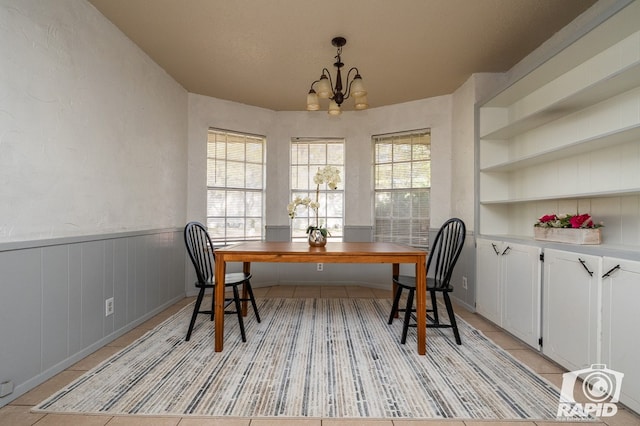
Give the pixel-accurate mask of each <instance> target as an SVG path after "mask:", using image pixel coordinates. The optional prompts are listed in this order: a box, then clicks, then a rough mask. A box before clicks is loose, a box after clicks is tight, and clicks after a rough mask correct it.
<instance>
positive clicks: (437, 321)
mask: <svg viewBox="0 0 640 426" xmlns="http://www.w3.org/2000/svg"><path fill="white" fill-rule="evenodd" d="M429 294H430V295H431V307H432V309H431V312H433V323H434V324H440V319H439V318H438V300H437V299H436V292H435V291H430V292H429Z"/></svg>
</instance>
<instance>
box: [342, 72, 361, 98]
mask: <svg viewBox="0 0 640 426" xmlns="http://www.w3.org/2000/svg"><path fill="white" fill-rule="evenodd" d="M351 71H355V72H356V74H355V75H354V76H353V78H352V79H351V81H349V77H350V76H351ZM358 74H360V71H358V68H356V67H351V69H350V70H349V72H348V73H347V80H346V81H347V91H346V92H345V93H346V94H345V96H344V99H345V100H346V99H349V96H351V83H353V80H355V79H356V78H355V76H356V75H358Z"/></svg>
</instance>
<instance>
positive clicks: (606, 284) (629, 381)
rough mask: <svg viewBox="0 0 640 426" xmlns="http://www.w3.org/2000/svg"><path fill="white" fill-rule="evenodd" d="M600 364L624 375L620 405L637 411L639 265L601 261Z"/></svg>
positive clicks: (639, 402)
mask: <svg viewBox="0 0 640 426" xmlns="http://www.w3.org/2000/svg"><path fill="white" fill-rule="evenodd" d="M602 270H603V271H604V273H605V276H604V277H603V279H602V362H603V363H604V364H606V365H607V368H609V369H611V370H615V371H619V372H621V373H623V374H624V378H623V380H622V387H621V396H620V402H622V403H624V404H626V405H628V406H629V407H630V408H631V409H633V410H635V411H637V412H640V364H638V353H640V328H639V327H638V320H639V319H640V314H639V313H638V301H640V262H633V261H629V260H622V259H614V258H606V257H605V258H604V260H603V268H602Z"/></svg>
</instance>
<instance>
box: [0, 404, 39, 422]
mask: <svg viewBox="0 0 640 426" xmlns="http://www.w3.org/2000/svg"><path fill="white" fill-rule="evenodd" d="M29 410H31V406H29V405H5V406H4V407H2V408H0V425H11V426H31V425H33V424H35V423H36V422H37V421H38V420H40V419H41V418H42V417H44V414H40V413H31V412H30V411H29Z"/></svg>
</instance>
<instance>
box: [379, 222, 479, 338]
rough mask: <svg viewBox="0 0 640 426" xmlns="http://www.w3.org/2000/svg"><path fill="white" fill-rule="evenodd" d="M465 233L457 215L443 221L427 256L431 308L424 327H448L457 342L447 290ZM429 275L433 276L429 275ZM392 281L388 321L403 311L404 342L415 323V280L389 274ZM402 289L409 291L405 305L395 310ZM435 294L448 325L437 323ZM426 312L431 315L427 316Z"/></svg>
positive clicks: (456, 330) (409, 277)
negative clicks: (393, 290) (394, 286)
mask: <svg viewBox="0 0 640 426" xmlns="http://www.w3.org/2000/svg"><path fill="white" fill-rule="evenodd" d="M466 232H467V231H466V227H465V225H464V222H463V221H462V220H460V219H458V218H453V219H449V220H447V221H446V222H445V223H444V225H442V227H441V228H440V230H439V231H438V234H437V235H436V238H435V240H434V241H433V244H432V245H431V247H430V252H429V259H428V260H427V273H428V275H427V292H428V293H429V294H430V296H431V309H427V328H429V327H434V328H452V329H453V334H454V336H455V338H456V343H457V344H458V345H460V344H462V341H461V340H460V333H459V332H458V325H457V324H456V316H455V314H454V313H453V306H452V305H451V299H450V298H449V293H451V292H452V291H453V287H452V286H451V274H452V273H453V268H454V267H455V265H456V262H457V261H458V257H459V256H460V252H461V251H462V246H463V245H464V239H465V234H466ZM432 274H433V277H431V275H432ZM393 282H394V283H396V284H397V291H396V296H395V298H394V300H393V307H392V308H391V315H390V316H389V324H391V323H392V322H393V318H394V317H395V316H396V314H397V313H398V312H404V313H405V315H404V324H403V327H402V339H401V343H402V344H404V343H405V342H406V341H407V331H408V329H409V327H415V326H416V324H415V315H414V314H413V312H415V308H414V307H413V301H414V296H415V291H416V279H415V277H412V276H407V275H399V276H395V277H393ZM403 289H406V290H408V291H409V294H408V295H407V304H406V306H405V308H404V309H399V308H398V305H399V303H400V296H401V295H402V290H403ZM436 293H441V294H442V296H443V298H444V304H445V306H446V308H447V313H448V314H449V324H443V323H441V322H440V318H439V317H438V304H437V300H436ZM429 313H432V314H433V315H429ZM411 320H413V322H412V321H411Z"/></svg>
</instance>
